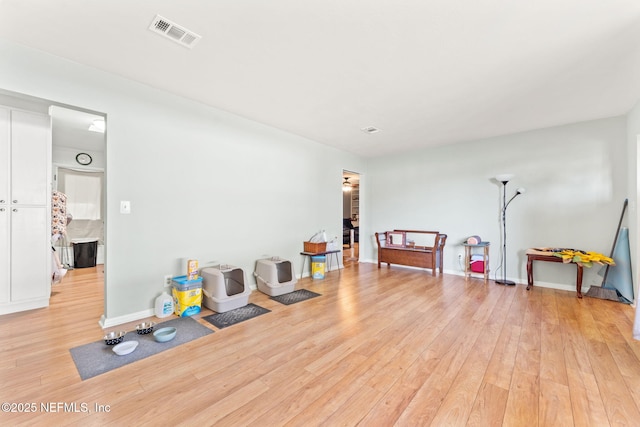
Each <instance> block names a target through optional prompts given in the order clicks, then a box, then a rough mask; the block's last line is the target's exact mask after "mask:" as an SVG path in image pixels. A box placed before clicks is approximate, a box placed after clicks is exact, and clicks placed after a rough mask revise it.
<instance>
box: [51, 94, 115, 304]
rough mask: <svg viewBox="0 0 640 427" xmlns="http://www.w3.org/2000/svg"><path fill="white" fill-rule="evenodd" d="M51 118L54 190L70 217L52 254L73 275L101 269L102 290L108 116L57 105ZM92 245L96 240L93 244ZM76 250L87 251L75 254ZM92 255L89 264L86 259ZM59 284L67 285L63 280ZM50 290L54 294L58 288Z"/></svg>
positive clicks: (52, 108)
mask: <svg viewBox="0 0 640 427" xmlns="http://www.w3.org/2000/svg"><path fill="white" fill-rule="evenodd" d="M50 114H51V123H52V138H51V139H52V163H53V165H52V166H53V167H52V171H53V180H52V182H53V190H55V191H56V192H59V193H62V194H63V195H64V196H65V200H66V211H67V214H68V218H67V220H68V223H67V227H66V232H65V233H64V235H63V237H62V238H61V239H59V240H57V241H56V242H55V243H54V250H55V251H57V253H58V254H59V258H60V261H61V269H64V270H66V272H67V274H69V275H70V276H73V275H78V274H82V275H84V274H87V273H89V270H91V272H93V273H95V272H97V271H98V270H99V273H100V274H99V275H98V276H99V277H100V278H101V281H102V283H101V286H102V288H103V289H104V287H105V286H104V285H105V284H104V274H103V273H104V262H105V252H106V251H105V243H106V242H105V232H104V230H105V200H106V185H105V180H104V173H105V169H106V164H105V163H106V161H105V159H106V156H105V151H106V138H105V131H106V120H105V115H103V114H100V113H95V112H89V111H85V110H81V109H76V108H74V107H68V106H64V107H63V106H59V105H53V106H51V108H50ZM88 242H95V246H94V244H93V243H88ZM74 248H79V250H82V251H83V252H79V253H78V254H74ZM82 253H85V254H84V255H81V254H82ZM89 253H90V254H91V255H90V256H89V257H88V258H92V259H91V260H89V259H88V258H87V254H89ZM75 255H78V261H79V262H78V264H77V263H76V257H75ZM93 260H95V261H93ZM76 264H77V265H76ZM54 269H55V265H54ZM76 270H82V271H76ZM85 270H86V271H85ZM61 281H62V283H64V277H62V278H61ZM52 290H54V291H55V290H56V284H54V285H53V288H52ZM52 295H53V293H52ZM51 302H52V303H54V302H55V299H52V301H51ZM103 304H104V301H103Z"/></svg>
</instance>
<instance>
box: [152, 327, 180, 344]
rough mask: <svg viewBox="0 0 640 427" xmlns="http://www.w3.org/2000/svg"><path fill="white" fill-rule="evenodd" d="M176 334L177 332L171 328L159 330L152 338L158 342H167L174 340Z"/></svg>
mask: <svg viewBox="0 0 640 427" xmlns="http://www.w3.org/2000/svg"><path fill="white" fill-rule="evenodd" d="M176 332H178V330H177V329H176V328H173V327H167V328H160V329H158V330H157V331H155V332H154V333H153V337H154V338H155V339H156V341H158V342H167V341H171V340H172V339H173V338H175V336H176Z"/></svg>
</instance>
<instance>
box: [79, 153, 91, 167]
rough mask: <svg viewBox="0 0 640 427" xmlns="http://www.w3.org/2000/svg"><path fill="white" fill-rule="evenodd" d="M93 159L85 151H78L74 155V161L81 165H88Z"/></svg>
mask: <svg viewBox="0 0 640 427" xmlns="http://www.w3.org/2000/svg"><path fill="white" fill-rule="evenodd" d="M92 161H93V159H92V158H91V156H90V155H88V154H87V153H78V155H77V156H76V162H78V163H80V164H81V165H83V166H87V165H90V164H91V162H92Z"/></svg>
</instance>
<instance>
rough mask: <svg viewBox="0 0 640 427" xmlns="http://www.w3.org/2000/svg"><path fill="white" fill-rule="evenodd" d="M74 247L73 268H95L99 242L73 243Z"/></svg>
mask: <svg viewBox="0 0 640 427" xmlns="http://www.w3.org/2000/svg"><path fill="white" fill-rule="evenodd" d="M71 245H72V246H73V267H74V268H87V267H95V266H96V260H97V258H98V241H97V240H90V241H81V242H80V241H79V242H73V241H72V242H71Z"/></svg>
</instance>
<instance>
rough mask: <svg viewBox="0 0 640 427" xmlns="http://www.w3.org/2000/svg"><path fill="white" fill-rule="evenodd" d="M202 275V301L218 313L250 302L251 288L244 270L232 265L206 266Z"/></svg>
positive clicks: (201, 271)
mask: <svg viewBox="0 0 640 427" xmlns="http://www.w3.org/2000/svg"><path fill="white" fill-rule="evenodd" d="M200 276H202V294H203V295H202V303H203V304H204V306H205V307H207V308H210V309H211V310H213V311H215V312H217V313H224V312H225V311H230V310H234V309H236V308H240V307H244V306H245V305H247V304H248V303H249V295H250V294H251V288H250V287H249V286H247V285H246V281H245V280H244V271H242V269H241V268H238V267H234V266H232V265H221V266H218V267H206V268H203V269H201V270H200Z"/></svg>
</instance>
